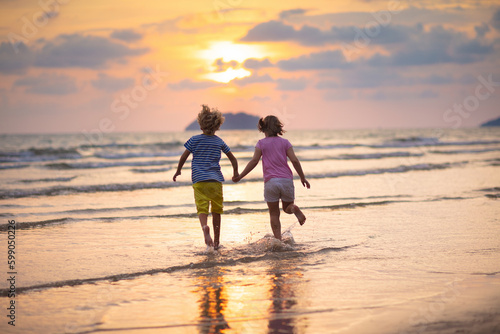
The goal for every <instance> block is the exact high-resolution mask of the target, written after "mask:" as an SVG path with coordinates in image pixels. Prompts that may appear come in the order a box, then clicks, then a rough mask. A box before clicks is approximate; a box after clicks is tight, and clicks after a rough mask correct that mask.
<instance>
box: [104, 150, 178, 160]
mask: <svg viewBox="0 0 500 334" xmlns="http://www.w3.org/2000/svg"><path fill="white" fill-rule="evenodd" d="M177 155H179V153H178V152H128V153H96V154H94V156H95V157H97V158H101V159H107V160H120V159H132V158H158V157H173V156H177Z"/></svg>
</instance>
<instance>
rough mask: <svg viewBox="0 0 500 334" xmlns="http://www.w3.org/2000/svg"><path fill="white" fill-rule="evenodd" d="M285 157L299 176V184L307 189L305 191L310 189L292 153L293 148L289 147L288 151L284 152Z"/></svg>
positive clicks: (297, 159)
mask: <svg viewBox="0 0 500 334" xmlns="http://www.w3.org/2000/svg"><path fill="white" fill-rule="evenodd" d="M286 155H287V157H288V159H290V161H291V162H292V165H293V168H295V170H296V171H297V174H299V176H300V182H302V185H303V186H304V187H307V189H309V188H311V185H310V184H309V182H308V181H307V180H306V177H305V176H304V172H303V171H302V166H301V165H300V161H299V158H297V156H296V155H295V152H294V151H293V147H290V148H289V149H288V150H286Z"/></svg>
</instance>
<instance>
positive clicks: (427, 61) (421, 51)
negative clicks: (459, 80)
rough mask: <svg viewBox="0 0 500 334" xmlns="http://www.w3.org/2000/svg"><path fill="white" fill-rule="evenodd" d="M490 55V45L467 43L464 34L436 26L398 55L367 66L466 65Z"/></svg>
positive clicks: (378, 56) (379, 57)
mask: <svg viewBox="0 0 500 334" xmlns="http://www.w3.org/2000/svg"><path fill="white" fill-rule="evenodd" d="M493 51H494V48H493V46H492V45H488V44H482V43H480V42H479V41H478V40H477V39H469V38H468V37H467V36H466V35H465V34H464V33H461V32H457V31H455V30H452V29H445V28H444V27H443V26H435V27H432V28H431V30H430V31H428V32H422V33H421V34H418V35H416V36H414V37H413V38H412V39H411V40H409V41H408V42H406V43H404V47H401V48H400V49H399V50H398V51H395V52H393V53H392V54H390V55H381V54H376V55H374V56H373V57H371V58H370V59H368V61H367V63H368V64H369V65H372V66H421V65H434V64H442V63H457V64H467V63H473V62H479V61H482V60H484V58H485V56H486V55H489V54H491V53H493Z"/></svg>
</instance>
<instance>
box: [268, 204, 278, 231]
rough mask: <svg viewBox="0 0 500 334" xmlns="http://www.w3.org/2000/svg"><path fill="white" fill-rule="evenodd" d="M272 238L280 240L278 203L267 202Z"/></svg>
mask: <svg viewBox="0 0 500 334" xmlns="http://www.w3.org/2000/svg"><path fill="white" fill-rule="evenodd" d="M267 207H268V208H269V216H270V218H271V228H272V229H273V234H274V237H275V238H276V239H278V240H281V222H280V202H267Z"/></svg>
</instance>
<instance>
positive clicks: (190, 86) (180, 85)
mask: <svg viewBox="0 0 500 334" xmlns="http://www.w3.org/2000/svg"><path fill="white" fill-rule="evenodd" d="M219 85H220V84H219V83H217V82H214V81H193V80H191V79H184V80H182V81H179V82H177V83H172V84H169V85H168V86H169V87H170V89H172V90H198V89H205V88H210V87H214V86H219Z"/></svg>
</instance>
